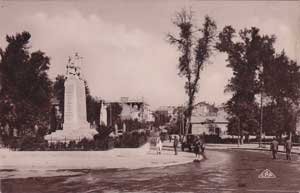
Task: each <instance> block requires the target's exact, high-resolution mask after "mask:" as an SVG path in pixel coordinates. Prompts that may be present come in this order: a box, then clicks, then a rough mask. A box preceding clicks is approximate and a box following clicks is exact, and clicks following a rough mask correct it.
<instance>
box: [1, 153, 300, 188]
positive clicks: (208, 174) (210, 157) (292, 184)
mask: <svg viewBox="0 0 300 193" xmlns="http://www.w3.org/2000/svg"><path fill="white" fill-rule="evenodd" d="M206 156H207V159H206V160H203V161H201V162H200V163H193V162H191V163H189V164H184V165H177V166H169V167H162V168H145V169H137V170H123V169H109V170H101V171H83V172H84V174H83V175H77V176H64V177H62V176H61V177H48V178H28V179H6V180H2V183H1V189H2V193H6V192H18V193H19V192H20V193H21V192H22V193H25V192H28V193H29V192H30V193H35V192H55V193H63V192H64V193H65V192H70V193H71V192H72V193H74V192H81V193H92V192H205V193H215V192H226V193H230V192H239V193H240V192H254V193H257V192H262V193H269V192H270V193H276V192H277V193H281V192H282V193H289V192H295V193H296V192H297V193H298V192H300V162H299V161H298V159H299V157H298V156H293V160H292V161H286V160H285V159H284V158H285V157H284V155H279V159H278V160H272V159H271V155H270V154H269V152H253V151H245V150H243V151H242V150H223V151H217V150H215V151H207V152H206ZM74 161H75V160H74ZM265 169H269V170H270V171H272V172H273V173H274V174H275V176H276V178H272V179H260V178H258V175H259V174H260V173H261V172H262V171H263V170H265Z"/></svg>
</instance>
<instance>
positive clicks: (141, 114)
mask: <svg viewBox="0 0 300 193" xmlns="http://www.w3.org/2000/svg"><path fill="white" fill-rule="evenodd" d="M111 103H118V104H119V105H120V106H121V107H122V111H121V114H120V118H121V120H137V121H139V122H154V116H153V113H152V111H151V110H150V108H149V105H148V104H147V103H146V102H145V101H144V100H143V99H129V98H128V97H121V99H120V101H114V102H107V103H106V104H107V106H108V104H111ZM108 122H109V121H108Z"/></svg>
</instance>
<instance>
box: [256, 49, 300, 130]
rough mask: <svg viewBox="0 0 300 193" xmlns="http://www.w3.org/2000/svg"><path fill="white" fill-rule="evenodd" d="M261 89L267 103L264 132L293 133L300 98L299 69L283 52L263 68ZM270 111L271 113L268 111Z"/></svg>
mask: <svg viewBox="0 0 300 193" xmlns="http://www.w3.org/2000/svg"><path fill="white" fill-rule="evenodd" d="M262 80H263V88H264V92H265V95H266V97H268V99H269V101H270V102H269V103H268V104H267V106H266V107H265V110H264V111H265V117H264V118H265V119H266V121H268V120H270V122H266V123H265V126H264V130H266V131H270V129H269V128H267V127H268V126H269V127H271V128H272V131H271V132H273V133H276V134H277V135H281V134H282V133H284V132H288V133H289V132H294V131H295V127H296V116H297V108H296V106H298V105H299V98H300V67H299V66H298V65H297V64H296V62H295V61H293V60H290V59H289V58H288V57H287V56H286V54H285V52H284V51H282V52H281V53H280V54H276V55H274V58H273V61H272V63H270V64H269V65H265V66H264V73H263V76H262ZM269 109H271V112H268V110H269Z"/></svg>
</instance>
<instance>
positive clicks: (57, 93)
mask: <svg viewBox="0 0 300 193" xmlns="http://www.w3.org/2000/svg"><path fill="white" fill-rule="evenodd" d="M64 85H65V76H64V75H57V76H56V78H55V81H54V84H53V95H54V97H56V99H57V100H58V101H59V110H60V113H61V114H62V120H64V101H65V86H64Z"/></svg>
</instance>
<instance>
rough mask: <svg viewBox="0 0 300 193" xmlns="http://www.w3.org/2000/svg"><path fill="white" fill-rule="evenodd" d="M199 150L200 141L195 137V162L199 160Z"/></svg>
mask: <svg viewBox="0 0 300 193" xmlns="http://www.w3.org/2000/svg"><path fill="white" fill-rule="evenodd" d="M200 149H201V141H200V139H199V137H197V138H196V140H195V142H194V152H195V156H196V160H199V157H200Z"/></svg>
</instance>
